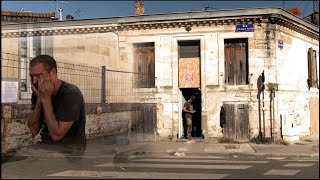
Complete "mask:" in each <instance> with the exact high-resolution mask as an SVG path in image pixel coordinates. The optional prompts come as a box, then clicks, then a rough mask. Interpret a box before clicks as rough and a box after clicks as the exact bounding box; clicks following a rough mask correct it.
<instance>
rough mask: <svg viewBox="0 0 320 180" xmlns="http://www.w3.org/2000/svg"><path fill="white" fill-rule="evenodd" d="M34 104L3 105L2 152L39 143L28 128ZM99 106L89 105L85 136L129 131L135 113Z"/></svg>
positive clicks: (92, 136)
mask: <svg viewBox="0 0 320 180" xmlns="http://www.w3.org/2000/svg"><path fill="white" fill-rule="evenodd" d="M30 108H31V105H18V104H2V106H1V142H2V148H1V152H2V153H5V152H10V151H14V150H17V149H19V148H22V147H27V146H29V145H31V144H32V143H34V142H35V141H36V140H38V137H36V138H32V137H31V134H30V131H29V129H28V127H27V117H28V114H30V112H31V110H30ZM102 109H103V108H102V106H101V105H99V104H91V105H88V104H87V106H86V135H87V138H88V139H89V140H90V139H96V138H101V137H106V136H112V135H117V134H125V133H128V132H129V129H130V127H129V125H130V124H129V121H130V120H131V119H130V117H131V116H132V111H117V112H111V111H108V112H106V111H105V110H102Z"/></svg>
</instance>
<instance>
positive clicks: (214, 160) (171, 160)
mask: <svg viewBox="0 0 320 180" xmlns="http://www.w3.org/2000/svg"><path fill="white" fill-rule="evenodd" d="M131 161H146V162H153V161H155V162H199V163H204V162H205V163H239V164H242V163H252V164H263V163H268V162H269V161H229V160H222V159H213V160H208V159H199V160H195V159H160V158H153V159H133V160H131Z"/></svg>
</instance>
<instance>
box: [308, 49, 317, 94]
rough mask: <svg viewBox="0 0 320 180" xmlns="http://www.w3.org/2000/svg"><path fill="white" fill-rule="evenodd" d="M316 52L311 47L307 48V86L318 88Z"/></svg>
mask: <svg viewBox="0 0 320 180" xmlns="http://www.w3.org/2000/svg"><path fill="white" fill-rule="evenodd" d="M317 60H318V58H317V52H316V51H315V50H313V49H312V48H309V50H308V85H309V88H311V87H314V88H319V83H318V72H317V71H318V70H317V67H318V66H317Z"/></svg>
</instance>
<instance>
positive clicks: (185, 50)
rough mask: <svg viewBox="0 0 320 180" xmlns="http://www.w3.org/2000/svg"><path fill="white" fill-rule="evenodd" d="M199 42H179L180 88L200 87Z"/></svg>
mask: <svg viewBox="0 0 320 180" xmlns="http://www.w3.org/2000/svg"><path fill="white" fill-rule="evenodd" d="M199 43H200V42H199V41H196V42H180V43H179V61H178V63H179V88H200V46H199Z"/></svg>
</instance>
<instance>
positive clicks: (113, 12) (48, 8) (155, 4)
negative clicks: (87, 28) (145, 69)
mask: <svg viewBox="0 0 320 180" xmlns="http://www.w3.org/2000/svg"><path fill="white" fill-rule="evenodd" d="M312 4H313V3H312V1H302V0H299V1H298V0H296V1H293V0H285V1H281V0H278V1H214V0H211V1H200V0H193V1H192V0H189V1H154V0H145V1H144V6H145V14H157V13H172V12H183V11H190V10H201V9H203V7H204V6H208V7H209V9H235V8H253V7H283V5H284V8H285V9H290V8H294V7H298V8H300V9H301V11H302V16H303V17H304V16H306V15H309V14H311V13H312V11H313V6H312ZM54 5H55V1H54V0H51V1H49V0H48V1H13V0H11V1H8V0H4V1H2V9H1V10H9V11H19V10H20V9H21V8H23V11H31V12H45V13H46V12H53V11H54ZM58 7H61V8H63V17H64V18H65V16H66V15H67V14H71V15H73V16H74V17H75V18H76V19H92V18H105V17H117V16H131V15H134V1H133V0H131V1H124V0H120V1H62V0H61V1H58ZM318 10H319V8H318Z"/></svg>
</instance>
